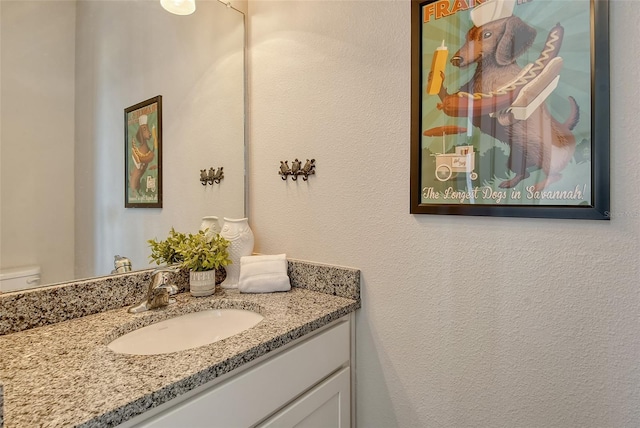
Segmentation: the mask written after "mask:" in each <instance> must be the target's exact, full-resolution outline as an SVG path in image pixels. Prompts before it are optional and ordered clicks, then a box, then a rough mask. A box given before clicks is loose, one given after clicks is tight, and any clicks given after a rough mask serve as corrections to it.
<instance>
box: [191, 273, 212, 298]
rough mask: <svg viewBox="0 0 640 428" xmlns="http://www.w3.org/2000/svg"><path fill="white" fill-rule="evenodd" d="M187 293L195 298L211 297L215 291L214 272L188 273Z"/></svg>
mask: <svg viewBox="0 0 640 428" xmlns="http://www.w3.org/2000/svg"><path fill="white" fill-rule="evenodd" d="M189 291H190V292H191V295H192V296H195V297H203V296H211V295H212V294H213V293H215V291H216V271H215V270H206V271H202V272H195V271H190V272H189Z"/></svg>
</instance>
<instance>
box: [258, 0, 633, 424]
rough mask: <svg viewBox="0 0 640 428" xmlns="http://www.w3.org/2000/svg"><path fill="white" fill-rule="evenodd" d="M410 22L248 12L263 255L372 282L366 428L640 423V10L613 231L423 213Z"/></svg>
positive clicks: (627, 24) (622, 115) (346, 12)
mask: <svg viewBox="0 0 640 428" xmlns="http://www.w3.org/2000/svg"><path fill="white" fill-rule="evenodd" d="M409 14H410V4H409V2H408V1H366V2H365V1H352V2H347V1H290V2H287V1H284V2H283V1H251V2H250V3H249V31H250V106H251V121H250V144H251V146H250V171H251V176H250V183H251V190H250V200H249V206H250V220H251V224H252V227H253V228H254V232H255V235H256V250H257V251H260V252H262V253H280V252H286V253H287V255H288V256H290V257H294V258H300V259H306V260H314V261H319V262H327V263H335V264H341V265H348V266H354V267H358V268H360V269H361V270H362V278H363V282H362V287H363V288H362V292H363V308H362V309H361V310H360V311H359V313H358V316H357V353H358V358H357V364H358V366H357V376H358V384H357V388H358V420H359V426H361V427H393V426H399V427H410V426H415V427H452V428H453V427H455V428H459V427H495V426H508V427H593V428H602V427H622V426H626V427H631V426H640V407H639V406H638V403H639V402H640V364H638V361H640V334H639V333H638V332H639V331H640V295H639V291H638V284H639V283H640V281H639V280H640V272H639V266H638V265H639V261H640V260H639V258H640V256H639V254H640V244H639V241H640V194H639V193H638V188H640V172H639V169H638V168H637V165H638V164H639V163H640V156H639V155H638V153H639V151H638V149H637V148H638V144H637V141H636V140H637V130H636V128H637V126H636V125H635V124H636V123H637V118H636V116H637V103H638V101H637V100H638V99H640V94H639V89H640V84H639V83H638V82H639V79H638V69H640V60H638V59H637V58H636V56H635V55H634V54H633V52H638V51H639V50H640V30H638V26H637V22H638V21H640V8H638V7H637V4H636V3H635V2H633V1H618V0H616V1H613V2H612V4H611V28H612V30H611V46H612V67H611V71H612V88H611V98H612V100H613V101H612V132H611V141H612V149H611V154H612V174H611V180H612V210H611V211H612V213H613V216H614V218H613V219H612V220H611V221H610V222H595V221H575V220H536V219H509V218H471V217H453V216H427V215H410V214H409V138H410V135H409V124H410V123H409V115H410V88H409V84H410V82H409V79H410V58H409V56H410V51H409V48H410V33H409V31H410V23H409ZM630 53H631V54H630ZM295 157H299V158H301V159H303V160H304V159H306V158H311V157H313V158H315V159H316V164H317V174H316V175H315V176H313V177H311V178H310V179H309V181H308V182H306V183H305V182H302V181H298V182H297V183H294V182H291V181H290V180H289V181H287V182H283V181H282V180H281V179H280V177H279V176H278V175H277V169H278V166H279V162H280V161H281V160H285V159H286V160H289V161H291V160H293V159H294V158H295Z"/></svg>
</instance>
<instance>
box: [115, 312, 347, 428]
mask: <svg viewBox="0 0 640 428" xmlns="http://www.w3.org/2000/svg"><path fill="white" fill-rule="evenodd" d="M352 322H353V321H352V320H351V319H350V317H349V316H346V317H343V318H341V319H340V320H338V321H336V322H334V323H332V324H330V325H329V326H327V327H325V328H323V329H319V331H318V332H314V333H310V334H309V335H307V336H304V337H303V338H300V339H298V340H296V341H294V342H292V343H291V344H290V345H288V346H285V347H283V349H282V350H277V351H274V352H273V353H272V356H265V357H263V358H262V359H260V360H259V361H258V362H255V363H253V364H252V363H248V367H246V368H244V369H243V368H242V367H241V368H239V369H236V371H234V372H231V373H229V374H228V375H226V377H223V378H222V379H217V380H214V381H212V382H210V383H209V384H206V385H203V386H201V387H199V388H197V390H196V391H191V392H190V393H188V394H185V395H184V396H181V397H177V398H175V399H173V400H171V401H169V402H167V403H165V404H163V405H161V406H159V407H158V408H156V409H153V410H151V411H149V412H147V413H145V414H143V415H140V416H137V417H136V418H134V419H132V420H130V421H128V422H127V423H125V424H122V425H121V427H140V428H142V427H145V428H146V427H148V428H165V427H166V428H169V427H171V428H175V427H204V426H206V427H221V428H235V427H238V428H240V427H254V426H259V427H265V428H266V427H269V428H274V427H293V426H298V427H322V428H330V427H336V428H338V427H340V428H347V427H349V426H350V425H351V415H352V413H351V406H352V394H351V391H352V388H351V384H352V369H351V363H352V357H351V353H352V349H353V346H352V340H353V337H352ZM234 373H237V374H234Z"/></svg>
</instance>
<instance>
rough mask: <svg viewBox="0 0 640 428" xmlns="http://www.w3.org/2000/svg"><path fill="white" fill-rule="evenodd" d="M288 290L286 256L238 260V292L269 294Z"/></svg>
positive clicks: (289, 284) (245, 257) (246, 257)
mask: <svg viewBox="0 0 640 428" xmlns="http://www.w3.org/2000/svg"><path fill="white" fill-rule="evenodd" d="M290 289H291V283H290V282H289V276H287V256H286V254H277V255H270V256H244V257H241V258H240V279H239V281H238V290H239V291H240V292H241V293H271V292H274V291H289V290H290Z"/></svg>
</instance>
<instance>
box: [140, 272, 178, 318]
mask: <svg viewBox="0 0 640 428" xmlns="http://www.w3.org/2000/svg"><path fill="white" fill-rule="evenodd" d="M169 272H173V273H175V272H178V268H176V267H171V266H165V267H160V268H157V269H154V270H153V272H151V278H150V279H149V288H147V296H146V299H145V300H143V301H142V302H140V303H138V304H137V305H133V306H131V307H130V308H129V312H131V313H132V314H137V313H138V312H144V311H148V310H150V309H156V308H160V307H162V306H167V305H169V304H170V303H175V301H176V299H173V298H171V297H169V296H173V295H174V294H177V293H178V287H177V286H176V285H173V284H167V283H166V280H167V279H166V277H165V275H164V274H165V273H169Z"/></svg>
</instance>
